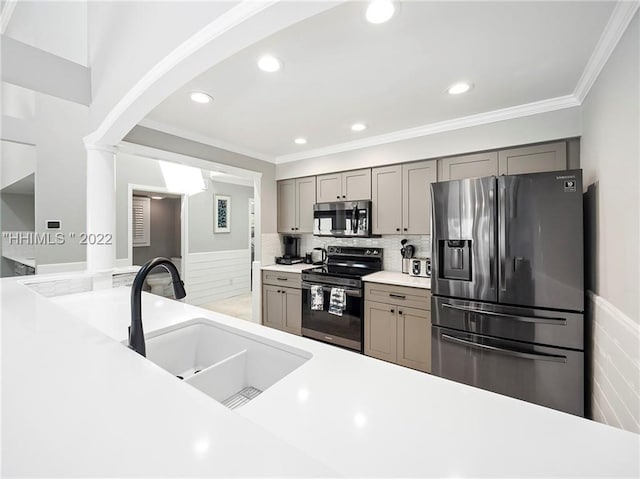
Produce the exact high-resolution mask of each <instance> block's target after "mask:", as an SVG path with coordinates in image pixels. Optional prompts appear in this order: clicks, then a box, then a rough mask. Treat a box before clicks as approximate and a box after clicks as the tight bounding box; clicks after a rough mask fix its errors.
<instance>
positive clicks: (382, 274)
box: [362, 271, 431, 289]
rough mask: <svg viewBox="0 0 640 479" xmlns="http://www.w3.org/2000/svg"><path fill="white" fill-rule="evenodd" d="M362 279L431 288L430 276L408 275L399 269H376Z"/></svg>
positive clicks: (371, 281)
mask: <svg viewBox="0 0 640 479" xmlns="http://www.w3.org/2000/svg"><path fill="white" fill-rule="evenodd" d="M362 279H363V281H368V282H370V283H384V284H394V285H397V286H409V287H410V288H423V289H431V278H420V277H418V276H409V275H408V274H404V273H400V272H399V271H378V272H377V273H372V274H368V275H367V276H363V277H362Z"/></svg>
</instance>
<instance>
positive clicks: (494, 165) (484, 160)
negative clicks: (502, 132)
mask: <svg viewBox="0 0 640 479" xmlns="http://www.w3.org/2000/svg"><path fill="white" fill-rule="evenodd" d="M497 174H498V153H497V152H496V151H488V152H485V153H476V154H474V155H464V156H453V157H450V158H442V159H441V160H439V161H438V181H449V180H462V179H464V178H482V177H483V176H492V175H497Z"/></svg>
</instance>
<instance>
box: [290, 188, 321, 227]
mask: <svg viewBox="0 0 640 479" xmlns="http://www.w3.org/2000/svg"><path fill="white" fill-rule="evenodd" d="M296 200H297V201H296V226H295V228H296V231H297V232H298V233H313V205H314V204H315V203H316V177H315V176H311V177H309V178H298V179H297V180H296Z"/></svg>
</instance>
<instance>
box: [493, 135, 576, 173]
mask: <svg viewBox="0 0 640 479" xmlns="http://www.w3.org/2000/svg"><path fill="white" fill-rule="evenodd" d="M566 169H567V144H566V142H564V141H560V142H557V143H547V144H544V145H533V146H524V147H522V148H511V149H509V150H502V151H499V152H498V174H500V175H519V174H523V173H539V172H542V171H557V170H566Z"/></svg>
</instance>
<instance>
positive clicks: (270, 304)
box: [262, 285, 284, 329]
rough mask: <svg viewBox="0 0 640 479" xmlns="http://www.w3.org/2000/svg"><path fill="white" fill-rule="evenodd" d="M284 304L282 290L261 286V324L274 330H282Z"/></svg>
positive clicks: (276, 287)
mask: <svg viewBox="0 0 640 479" xmlns="http://www.w3.org/2000/svg"><path fill="white" fill-rule="evenodd" d="M283 306H284V302H283V299H282V288H280V287H278V286H271V285H264V286H262V324H264V325H265V326H269V327H270V328H275V329H284V309H283Z"/></svg>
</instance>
